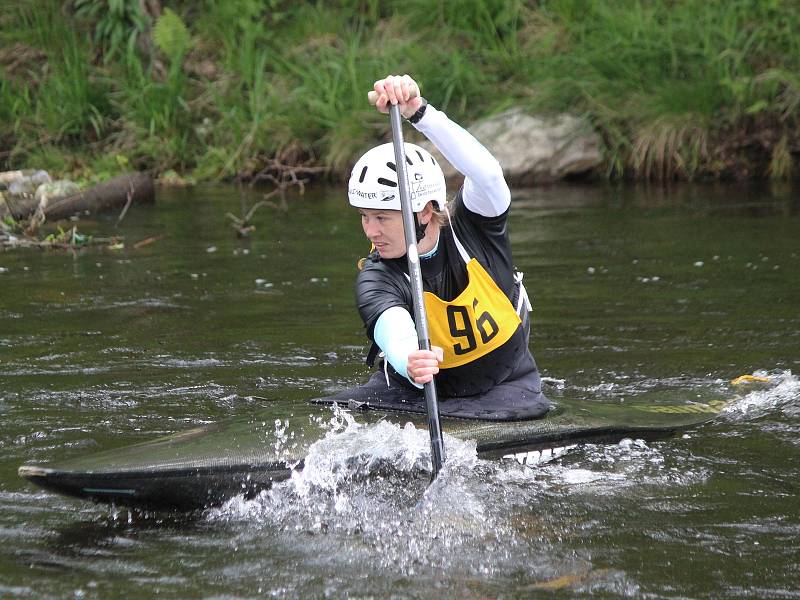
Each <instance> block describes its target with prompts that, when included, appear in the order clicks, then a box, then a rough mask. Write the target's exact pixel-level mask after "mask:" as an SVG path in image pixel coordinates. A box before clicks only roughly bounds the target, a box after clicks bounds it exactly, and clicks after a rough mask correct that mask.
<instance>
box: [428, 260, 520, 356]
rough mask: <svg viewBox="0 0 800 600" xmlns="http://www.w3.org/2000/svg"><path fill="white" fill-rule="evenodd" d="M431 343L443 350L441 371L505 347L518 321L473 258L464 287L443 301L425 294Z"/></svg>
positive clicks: (515, 314) (499, 291) (506, 298)
mask: <svg viewBox="0 0 800 600" xmlns="http://www.w3.org/2000/svg"><path fill="white" fill-rule="evenodd" d="M424 297H425V309H426V311H427V314H428V330H429V333H430V336H431V344H432V345H434V346H440V347H441V348H442V349H443V350H444V361H443V362H442V363H440V364H439V368H441V369H450V368H453V367H460V366H461V365H465V364H467V363H470V362H472V361H473V360H476V359H478V358H480V357H481V356H484V355H486V354H488V353H489V352H491V351H492V350H495V349H496V348H499V347H500V346H502V345H503V344H505V343H506V342H507V341H508V340H509V338H510V337H511V336H512V335H514V332H515V331H516V330H517V327H519V325H520V323H521V322H522V321H521V320H520V318H519V315H518V314H517V313H516V311H515V310H514V307H513V306H512V305H511V302H510V301H509V299H508V297H507V296H506V295H505V294H504V293H503V291H502V290H501V289H500V288H499V287H497V284H496V283H495V282H494V280H493V279H492V278H491V277H490V276H489V274H488V273H487V272H486V269H484V268H483V266H481V264H480V263H479V262H478V261H477V259H475V258H472V259H471V260H470V261H469V262H468V263H467V287H466V288H465V289H464V291H463V292H461V293H460V294H459V295H458V296H457V297H456V298H454V299H453V300H451V301H450V302H445V301H444V300H442V299H441V298H439V297H438V296H436V295H434V294H432V293H430V292H425V294H424Z"/></svg>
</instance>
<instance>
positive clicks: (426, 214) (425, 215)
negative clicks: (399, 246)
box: [417, 202, 434, 225]
mask: <svg viewBox="0 0 800 600" xmlns="http://www.w3.org/2000/svg"><path fill="white" fill-rule="evenodd" d="M433 212H434V211H433V202H428V203H427V204H426V205H425V208H423V209H422V210H421V211H419V212H418V213H417V219H419V223H420V225H427V224H428V223H430V222H431V219H432V218H433Z"/></svg>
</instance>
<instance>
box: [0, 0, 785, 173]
mask: <svg viewBox="0 0 800 600" xmlns="http://www.w3.org/2000/svg"><path fill="white" fill-rule="evenodd" d="M18 4H19V6H17V7H14V8H8V9H6V10H4V11H3V13H2V16H0V31H2V33H0V42H1V45H0V48H2V50H1V51H0V69H2V78H0V168H19V167H42V168H48V169H51V170H52V171H54V172H57V173H62V174H68V175H71V176H73V177H79V178H81V177H83V178H92V177H95V178H96V177H104V176H106V175H109V174H113V173H116V172H118V171H120V170H125V169H130V168H131V167H134V168H153V169H156V170H157V171H159V172H162V173H163V172H165V171H169V170H175V171H177V172H178V173H181V174H187V175H191V176H193V177H195V178H196V179H198V180H220V179H223V180H224V179H231V178H234V177H236V176H241V177H244V178H253V177H258V176H261V177H270V176H271V177H280V175H281V173H285V171H286V166H287V165H288V166H291V167H295V168H297V167H299V168H300V169H301V171H298V172H302V168H309V169H310V171H312V172H316V170H315V168H319V167H323V168H324V169H325V172H327V173H329V174H330V175H331V176H337V175H341V174H342V173H344V172H346V170H347V168H348V165H349V164H350V163H351V161H352V160H353V158H354V157H355V156H357V155H358V154H359V153H360V152H361V151H363V149H364V148H366V147H368V146H369V145H370V144H373V143H374V142H375V141H376V140H379V139H381V138H382V136H384V135H385V132H386V126H385V125H386V123H385V119H382V118H381V117H380V116H379V115H376V114H373V112H372V111H370V110H369V109H368V107H367V106H365V91H366V90H367V89H369V87H370V85H371V84H372V82H373V81H374V80H375V79H376V78H377V77H379V76H381V75H382V74H385V73H389V72H409V73H413V74H414V75H415V76H416V77H417V78H418V79H419V81H420V82H421V83H422V86H423V92H424V93H425V95H426V96H427V97H428V98H429V100H430V101H431V102H432V103H434V104H435V105H437V106H440V107H443V108H444V109H445V110H447V111H448V112H449V113H450V114H451V115H452V116H453V117H454V118H456V119H458V120H461V121H462V122H469V121H471V120H474V119H476V118H479V117H482V116H485V115H488V114H491V113H493V112H496V111H499V110H502V109H503V108H506V107H509V106H512V105H523V106H525V107H527V108H528V109H530V110H531V111H532V112H542V111H544V112H561V111H568V112H572V113H576V114H582V115H584V116H586V117H587V118H588V119H589V120H590V121H591V122H592V123H593V124H594V126H595V127H596V129H597V130H598V131H599V132H600V134H601V135H602V137H603V140H604V142H605V146H606V163H605V169H604V171H603V172H602V173H600V175H601V176H605V177H609V178H632V179H654V180H669V179H674V178H678V179H697V178H774V179H789V178H792V177H797V173H798V170H799V169H797V166H796V165H797V159H798V155H799V153H800V127H799V126H800V75H798V73H800V37H798V36H797V35H796V33H797V32H798V31H800V5H799V4H798V3H797V2H795V1H793V0H784V1H781V0H673V1H670V2H666V1H662V0H617V1H612V0H605V1H601V0H539V1H533V0H528V1H522V0H485V1H483V2H479V1H476V0H438V1H434V0H426V1H423V0H405V1H404V2H399V1H393V0H384V1H378V0H339V1H336V2H291V1H288V0H226V1H224V2H223V1H222V0H218V1H212V0H206V1H204V2H200V1H192V2H190V1H188V0H185V1H182V2H178V1H175V2H168V1H166V0H163V1H162V2H161V3H159V2H157V1H153V0H148V2H146V3H143V4H144V5H145V6H146V7H148V8H149V9H150V10H151V12H152V13H153V14H148V13H147V12H144V11H143V9H142V8H141V4H142V3H140V2H139V0H74V1H69V2H63V1H56V0H35V1H33V2H29V3H18ZM159 13H160V16H158V14H159ZM793 167H794V168H793Z"/></svg>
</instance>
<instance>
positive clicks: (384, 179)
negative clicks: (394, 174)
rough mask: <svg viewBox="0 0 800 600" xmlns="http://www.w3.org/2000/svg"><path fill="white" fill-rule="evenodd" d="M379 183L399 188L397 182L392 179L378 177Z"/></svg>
mask: <svg viewBox="0 0 800 600" xmlns="http://www.w3.org/2000/svg"><path fill="white" fill-rule="evenodd" d="M378 183H380V184H381V185H388V186H389V187H397V182H396V181H392V180H391V179H386V178H385V177H378Z"/></svg>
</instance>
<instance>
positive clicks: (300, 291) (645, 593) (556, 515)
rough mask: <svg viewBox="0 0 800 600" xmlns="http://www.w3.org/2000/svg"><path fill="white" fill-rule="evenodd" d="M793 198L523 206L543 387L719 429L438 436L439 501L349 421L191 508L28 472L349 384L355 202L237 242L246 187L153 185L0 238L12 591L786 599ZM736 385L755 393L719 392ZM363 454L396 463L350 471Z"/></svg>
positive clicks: (401, 445) (798, 402)
mask: <svg viewBox="0 0 800 600" xmlns="http://www.w3.org/2000/svg"><path fill="white" fill-rule="evenodd" d="M798 197H800V194H797V193H796V190H795V192H794V193H792V191H791V190H769V189H764V188H752V189H751V188H732V187H725V186H720V187H718V186H686V187H681V188H677V189H675V190H669V191H663V190H652V189H646V188H644V189H638V188H601V187H580V186H577V187H554V188H547V189H539V190H518V191H516V192H515V194H514V205H513V208H512V221H511V235H512V241H513V245H514V249H515V259H516V263H517V266H518V267H519V268H520V269H521V270H522V271H524V272H525V276H526V282H527V287H528V290H529V292H530V294H531V297H532V300H533V304H534V313H533V323H534V333H533V337H532V342H531V343H532V347H533V350H534V353H535V355H536V357H537V360H538V362H539V364H540V367H541V369H542V372H543V375H544V376H546V377H547V382H548V384H547V385H548V387H547V390H548V393H549V394H550V395H551V397H552V398H553V400H554V401H555V402H556V403H557V402H558V399H559V397H560V396H561V395H563V394H565V393H569V394H572V395H578V396H581V397H584V398H587V399H592V400H594V401H596V402H598V403H621V402H625V401H627V400H628V399H631V398H635V397H636V396H637V395H638V394H643V393H651V392H652V391H653V390H657V391H658V390H663V391H665V392H668V393H670V394H672V395H673V396H674V395H676V394H678V395H681V396H683V395H685V397H686V399H687V400H689V399H691V398H693V397H695V396H701V395H702V396H703V397H706V396H708V395H709V394H714V395H718V396H719V397H723V398H727V399H731V400H732V403H731V404H730V405H729V407H728V408H727V409H726V410H725V412H724V413H723V414H722V415H721V416H720V417H719V418H718V419H716V420H715V421H714V422H712V423H710V424H707V425H704V426H701V427H697V428H695V429H691V430H689V431H687V432H685V434H683V435H678V436H675V437H672V438H669V439H666V440H661V441H657V442H647V443H645V442H643V441H639V440H625V441H623V442H622V443H620V444H616V445H597V446H592V445H590V446H582V447H578V448H575V449H572V450H570V451H568V452H566V453H565V454H563V455H561V456H560V457H558V458H557V459H553V460H550V461H544V462H543V463H542V464H541V465H540V466H538V467H535V468H529V467H522V466H520V465H518V464H516V463H506V462H497V461H492V462H489V461H483V460H478V459H477V458H476V457H475V453H474V447H471V446H470V444H465V443H459V442H457V441H456V440H453V439H448V440H447V444H448V454H449V461H448V464H447V467H446V468H445V470H444V471H443V472H442V475H441V476H440V478H439V479H438V480H437V481H436V482H435V484H434V485H433V486H431V487H430V488H428V489H427V491H426V485H427V481H428V475H429V473H428V469H429V467H428V464H427V458H426V457H427V455H426V453H427V443H428V442H427V433H426V432H425V431H419V430H413V429H407V428H400V427H397V426H390V425H388V424H386V423H383V424H378V425H376V426H370V427H362V428H357V427H356V426H355V425H347V423H346V422H344V421H343V422H342V423H340V426H339V428H338V433H334V432H332V433H331V438H330V439H332V440H334V441H335V442H336V443H332V444H330V445H328V446H320V447H315V448H313V449H312V452H314V453H315V456H317V457H318V458H319V460H316V461H314V462H313V463H310V467H309V468H307V469H306V470H305V471H304V472H303V474H302V475H301V476H298V477H295V478H293V479H292V480H290V481H288V482H285V483H282V484H280V485H277V486H275V487H274V488H273V489H272V490H271V491H270V492H269V493H265V494H262V495H261V496H260V497H258V498H256V499H254V500H249V501H246V500H244V499H242V498H238V499H234V500H233V501H231V502H229V503H228V504H226V505H225V506H223V507H219V508H215V509H211V510H208V511H205V512H203V513H202V514H192V515H164V514H138V513H134V514H130V513H128V512H127V511H125V510H118V509H112V508H109V507H106V506H96V505H92V504H87V503H84V502H81V501H78V500H72V499H68V498H63V497H59V496H56V495H53V494H50V493H46V492H42V491H39V490H37V489H36V488H34V487H33V486H32V485H29V484H27V483H26V482H24V481H23V480H21V479H19V478H18V477H17V475H16V469H17V467H18V466H19V465H20V464H22V463H24V462H32V461H39V462H47V461H50V460H56V459H63V458H67V457H72V456H77V455H81V454H85V453H88V452H92V451H96V450H99V449H105V448H111V447H119V446H123V445H126V444H129V443H134V442H139V441H144V440H148V439H151V438H153V437H156V436H159V435H162V434H166V433H172V432H177V431H181V430H183V429H187V428H189V427H192V426H195V425H198V424H203V423H208V422H213V421H219V420H222V419H225V418H228V417H232V416H236V417H241V416H246V415H248V414H251V413H254V412H256V411H258V410H259V408H261V407H263V406H265V405H266V404H270V405H271V406H285V409H286V411H287V413H288V412H290V411H291V410H292V408H293V407H296V406H299V405H301V404H303V403H305V401H306V400H307V399H308V398H311V397H315V396H320V395H323V394H324V393H326V392H331V391H334V390H338V389H341V388H343V387H345V386H350V385H355V384H356V383H358V382H360V381H362V380H363V379H364V378H365V377H366V375H367V373H368V371H367V369H366V367H364V366H363V359H362V356H363V353H364V349H365V348H364V347H365V341H364V336H363V331H362V327H361V324H360V321H359V319H358V316H357V314H356V311H355V307H354V301H353V279H354V276H355V264H356V261H357V259H358V258H359V257H360V256H362V255H363V253H364V251H365V250H366V244H365V242H364V240H363V238H362V236H361V233H360V227H359V220H358V218H357V215H356V214H355V213H354V211H352V210H349V209H348V208H346V205H345V200H344V197H343V194H342V193H341V190H339V189H338V188H337V189H333V188H317V189H311V190H309V191H308V192H307V193H306V194H305V195H304V196H299V197H292V198H290V199H289V206H290V208H289V210H288V212H285V213H284V212H281V211H278V210H274V209H272V208H268V207H267V208H262V209H260V210H259V212H257V213H256V216H255V218H254V222H255V224H256V226H257V229H256V231H255V232H254V234H253V235H252V236H251V237H250V238H248V239H238V238H237V237H236V236H235V234H234V232H233V229H231V228H230V227H229V225H228V221H227V219H226V216H225V214H226V212H233V213H236V214H240V211H241V205H242V203H244V205H246V206H250V205H252V204H253V203H254V202H256V201H257V200H258V199H259V198H260V196H259V194H258V193H256V192H253V191H249V190H248V191H246V192H245V193H244V195H243V196H241V197H240V194H239V193H238V192H237V190H235V189H234V188H231V187H225V186H218V187H199V188H194V189H165V190H161V191H160V192H159V195H158V201H157V204H156V205H155V206H152V207H135V208H134V209H133V210H131V211H130V212H129V213H128V214H127V216H126V217H125V219H124V220H123V221H122V223H121V224H119V226H117V225H116V218H117V216H116V215H109V216H104V217H101V218H98V219H97V220H96V221H82V222H80V223H79V224H78V225H79V228H80V230H81V231H83V232H84V233H94V234H96V235H104V236H105V235H122V236H124V237H125V248H124V249H121V250H110V249H107V248H105V249H104V248H88V249H84V250H81V251H79V252H76V253H72V252H61V251H39V250H19V251H14V252H6V253H4V254H0V420H1V422H2V427H1V428H0V597H23V598H29V597H30V598H73V597H74V598H109V597H114V596H134V595H135V596H139V597H152V596H156V595H161V596H164V597H171V598H172V597H175V598H197V597H205V598H254V597H273V598H459V599H461V598H495V597H497V598H530V597H537V596H542V597H559V598H576V597H598V598H610V597H632V598H800V543H798V540H799V539H800V513H799V511H798V508H800V501H799V500H798V486H799V484H798V481H800V375H798V374H799V373H800V308H798V307H800V275H798V271H800V202H798V200H797V198H798ZM154 236H155V237H156V240H155V241H154V242H152V243H150V244H147V245H143V246H140V247H139V248H136V247H134V244H135V243H136V242H138V241H141V240H144V239H146V238H149V237H154ZM742 374H758V375H761V376H764V377H766V378H768V379H769V380H770V383H769V384H761V385H750V386H744V387H741V386H740V387H734V386H731V385H730V383H729V382H730V380H731V379H733V378H734V377H736V376H738V375H742ZM337 436H338V437H337ZM328 441H330V440H328ZM365 448H372V450H365ZM389 450H391V451H390V452H389ZM359 452H360V453H362V454H363V453H364V452H367V453H369V452H384V456H389V457H390V460H389V467H388V468H387V466H386V464H385V462H386V461H384V464H383V466H382V467H381V468H380V469H376V470H375V471H372V472H371V471H370V470H369V469H364V468H363V464H362V465H361V467H360V468H354V467H353V466H352V461H349V460H348V458H350V457H351V456H350V455H352V454H353V453H359Z"/></svg>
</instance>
